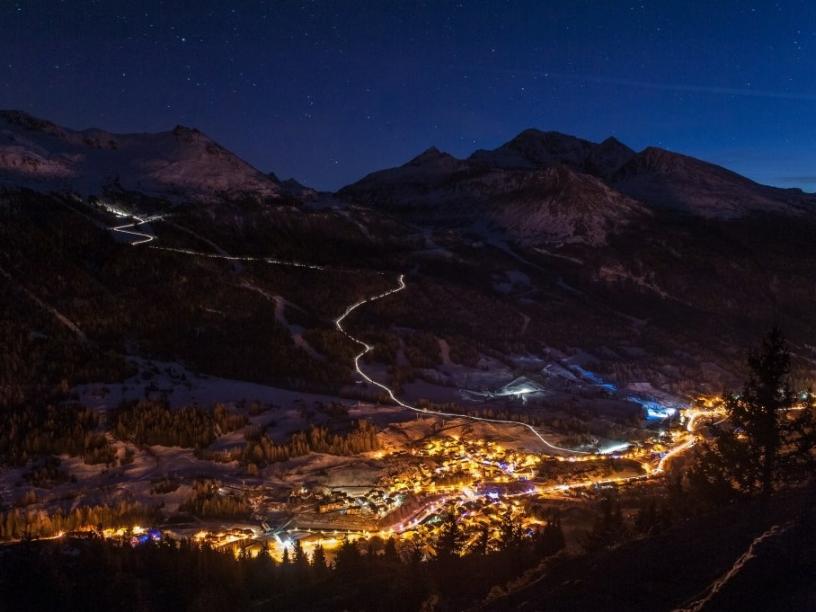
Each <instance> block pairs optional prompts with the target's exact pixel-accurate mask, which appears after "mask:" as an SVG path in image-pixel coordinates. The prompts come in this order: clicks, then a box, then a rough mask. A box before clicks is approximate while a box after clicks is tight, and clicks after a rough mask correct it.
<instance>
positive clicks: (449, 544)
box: [435, 512, 465, 561]
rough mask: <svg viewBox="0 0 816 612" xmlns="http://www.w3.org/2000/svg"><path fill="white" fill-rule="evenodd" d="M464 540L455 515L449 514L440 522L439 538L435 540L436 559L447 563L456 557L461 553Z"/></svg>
mask: <svg viewBox="0 0 816 612" xmlns="http://www.w3.org/2000/svg"><path fill="white" fill-rule="evenodd" d="M464 540H465V535H464V534H463V533H462V531H461V529H459V523H458V521H457V520H456V515H455V514H454V513H452V512H449V513H448V514H446V515H445V518H444V519H443V521H442V526H441V528H440V532H439V537H438V538H437V540H436V547H435V548H436V558H437V559H439V560H441V561H449V560H451V559H453V558H454V557H457V556H458V555H459V553H460V552H461V551H462V546H463V544H464Z"/></svg>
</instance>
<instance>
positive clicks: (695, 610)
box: [673, 524, 791, 612]
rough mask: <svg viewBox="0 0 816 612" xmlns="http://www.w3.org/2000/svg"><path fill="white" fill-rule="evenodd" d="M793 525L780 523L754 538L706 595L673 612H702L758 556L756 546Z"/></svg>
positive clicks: (709, 588)
mask: <svg viewBox="0 0 816 612" xmlns="http://www.w3.org/2000/svg"><path fill="white" fill-rule="evenodd" d="M790 527H791V525H790V524H787V525H785V526H782V527H780V526H779V525H774V526H773V527H771V528H770V529H768V530H767V531H765V532H763V533H761V534H760V535H758V536H757V537H756V538H754V539H753V541H752V542H751V545H750V546H749V547H748V550H746V551H745V552H744V553H742V554H741V555H740V556H739V558H737V560H736V561H734V564H733V565H732V566H731V567H730V568H729V569H728V571H727V572H725V574H723V575H722V576H720V577H719V578H718V579H717V580H715V581H714V582H713V583H712V584H711V585H710V586H709V587H708V588H707V589H706V590H705V591H704V593H705V595H704V596H703V597H700V598H698V599H696V600H695V601H693V602H692V603H691V604H690V605H688V606H686V607H684V608H677V609H675V610H674V611H673V612H700V610H702V609H703V607H705V605H706V604H707V603H708V602H709V601H711V599H712V598H713V597H714V596H715V595H716V594H717V593H719V592H720V591H721V590H722V588H723V587H724V586H725V585H726V584H728V582H730V581H731V580H732V579H733V578H734V576H736V575H737V574H739V573H740V571H742V568H743V567H745V564H746V563H748V561H750V560H751V559H753V558H754V557H756V556H757V555H756V547H757V546H759V545H760V544H762V543H763V542H764V541H765V540H768V539H770V538H774V537H776V536H778V535H781V534H783V533H784V532H786V531H787V530H788V529H789V528H790Z"/></svg>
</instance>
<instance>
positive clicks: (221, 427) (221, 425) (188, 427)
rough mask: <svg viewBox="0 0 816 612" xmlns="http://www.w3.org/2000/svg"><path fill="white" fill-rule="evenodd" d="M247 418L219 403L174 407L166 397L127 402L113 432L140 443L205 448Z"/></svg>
mask: <svg viewBox="0 0 816 612" xmlns="http://www.w3.org/2000/svg"><path fill="white" fill-rule="evenodd" d="M247 422H248V421H247V418H246V417H244V416H242V415H239V414H235V413H233V412H230V411H229V410H228V409H227V408H226V407H224V406H223V405H222V404H218V403H216V404H215V405H214V406H213V408H212V410H209V411H207V410H202V409H201V408H198V407H195V406H184V407H182V408H178V409H173V408H170V406H169V405H168V404H167V402H164V401H154V400H139V401H134V402H126V403H123V404H122V405H121V406H120V407H119V408H118V409H117V410H116V412H115V414H114V416H113V433H114V435H115V436H116V437H117V438H119V439H121V440H129V441H131V442H134V443H136V444H139V445H147V446H152V445H154V444H159V445H162V446H182V447H186V448H204V447H206V446H209V445H210V444H212V443H213V441H214V440H215V439H216V438H217V437H218V436H220V435H223V434H225V433H228V432H230V431H235V430H236V429H240V428H241V427H243V426H244V425H246V424H247Z"/></svg>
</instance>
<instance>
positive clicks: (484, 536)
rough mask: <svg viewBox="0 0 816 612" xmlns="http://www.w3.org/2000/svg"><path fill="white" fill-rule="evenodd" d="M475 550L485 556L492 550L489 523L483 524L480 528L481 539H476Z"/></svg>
mask: <svg viewBox="0 0 816 612" xmlns="http://www.w3.org/2000/svg"><path fill="white" fill-rule="evenodd" d="M474 552H475V553H476V554H477V555H481V556H483V557H484V556H485V555H487V553H488V552H490V527H488V526H487V525H482V527H481V528H480V529H479V539H478V540H476V546H475V548H474Z"/></svg>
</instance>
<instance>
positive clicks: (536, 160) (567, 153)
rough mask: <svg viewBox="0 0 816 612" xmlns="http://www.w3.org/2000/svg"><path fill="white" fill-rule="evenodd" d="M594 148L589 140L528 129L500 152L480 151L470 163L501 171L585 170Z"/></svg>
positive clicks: (471, 158)
mask: <svg viewBox="0 0 816 612" xmlns="http://www.w3.org/2000/svg"><path fill="white" fill-rule="evenodd" d="M594 146H596V145H594V144H593V143H591V142H589V141H588V140H584V139H582V138H577V137H576V136H570V135H569V134H562V133H561V132H553V131H550V132H544V131H541V130H538V129H535V128H529V129H526V130H524V131H523V132H521V133H519V134H518V135H517V136H515V137H514V138H513V139H512V140H510V141H508V142H506V143H505V144H503V145H502V146H500V147H498V148H497V149H493V150H492V151H488V150H484V149H481V150H479V151H476V152H475V153H473V155H471V156H470V158H469V159H470V160H472V161H476V162H480V163H487V164H489V165H492V166H497V167H499V168H537V167H544V166H552V165H555V164H567V165H570V166H573V167H576V168H578V167H581V166H583V163H584V161H585V160H586V158H587V156H588V155H589V154H590V152H591V151H592V148H593V147H594Z"/></svg>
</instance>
